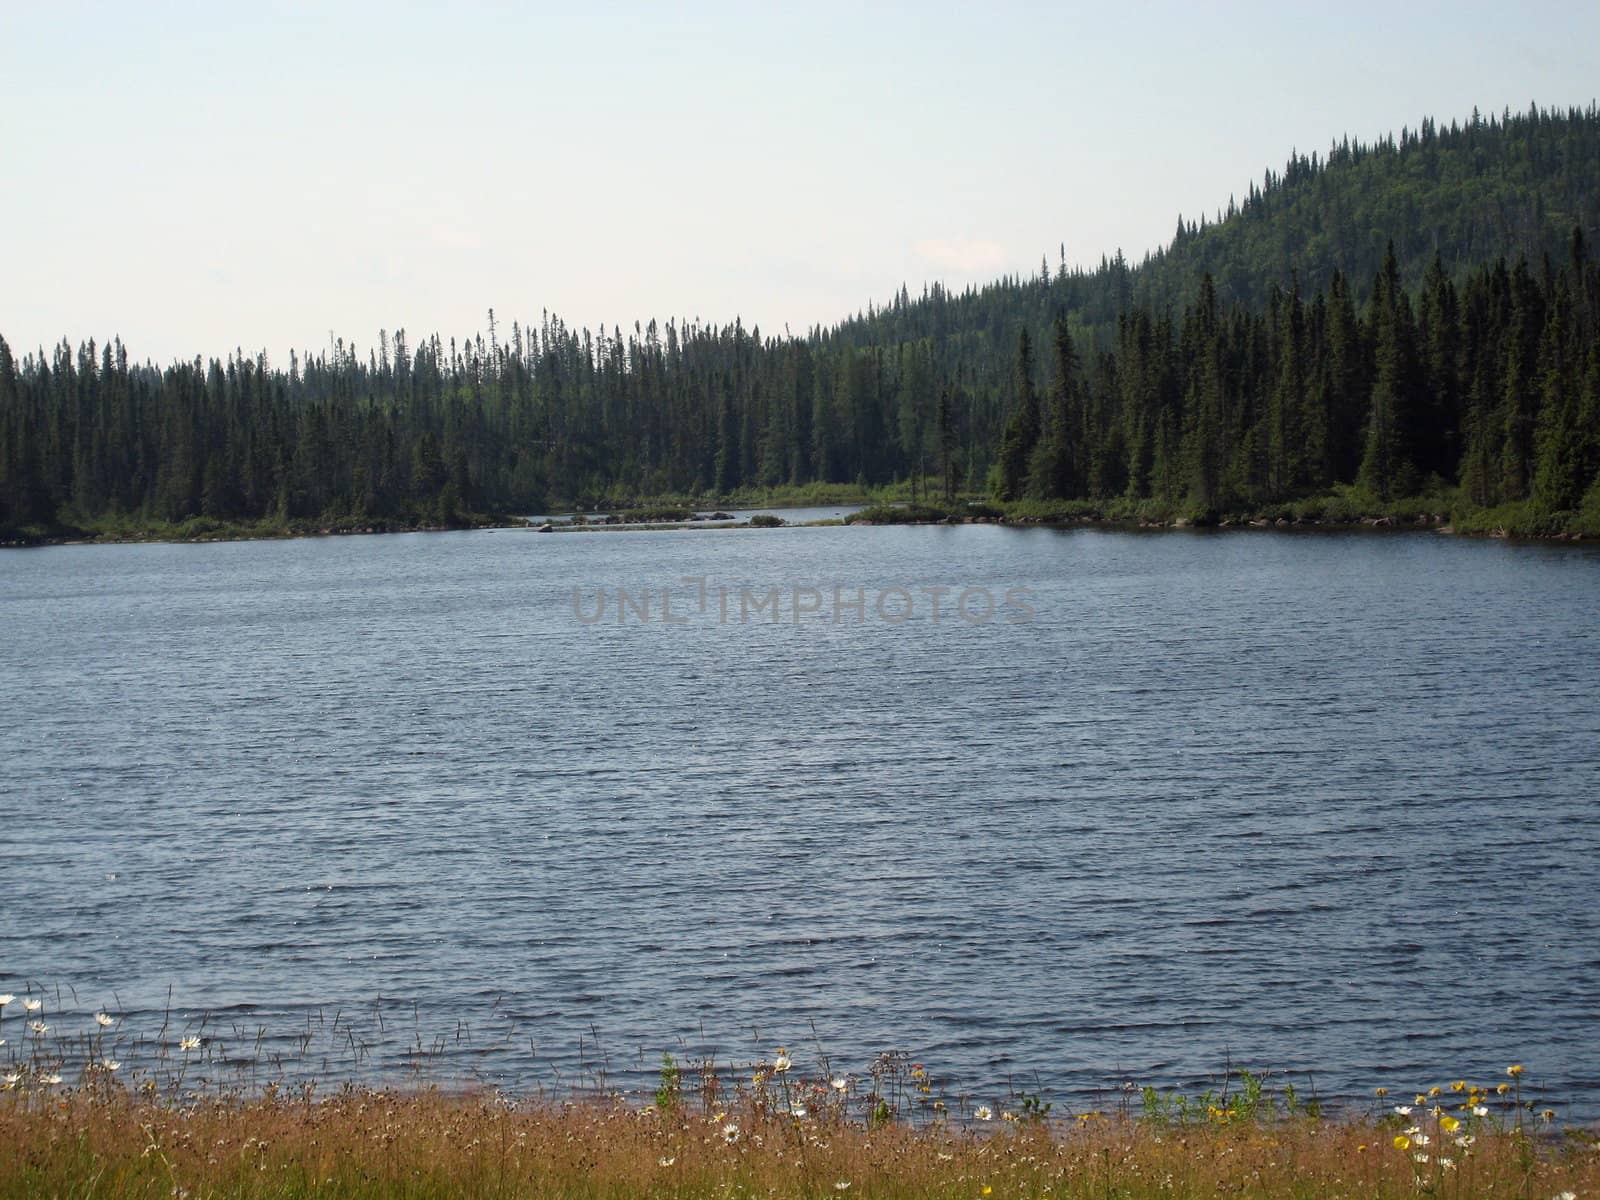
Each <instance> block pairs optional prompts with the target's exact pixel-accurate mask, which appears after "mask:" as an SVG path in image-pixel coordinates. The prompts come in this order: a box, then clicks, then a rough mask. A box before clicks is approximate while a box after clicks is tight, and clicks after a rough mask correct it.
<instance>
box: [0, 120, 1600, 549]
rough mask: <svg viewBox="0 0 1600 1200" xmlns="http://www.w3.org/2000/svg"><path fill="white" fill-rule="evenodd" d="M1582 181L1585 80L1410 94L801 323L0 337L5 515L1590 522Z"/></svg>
mask: <svg viewBox="0 0 1600 1200" xmlns="http://www.w3.org/2000/svg"><path fill="white" fill-rule="evenodd" d="M1597 180H1600V111H1597V110H1596V109H1595V108H1594V107H1593V106H1591V107H1590V108H1589V109H1587V110H1584V111H1582V112H1578V111H1570V112H1568V113H1566V114H1564V115H1558V114H1555V113H1548V112H1533V113H1530V114H1528V115H1526V116H1521V117H1506V118H1503V119H1500V120H1492V121H1480V120H1476V119H1475V120H1473V121H1472V122H1470V123H1469V124H1468V125H1467V126H1466V127H1464V128H1463V127H1461V126H1459V125H1452V126H1451V127H1450V128H1449V129H1438V128H1435V127H1434V126H1433V125H1432V124H1431V123H1430V124H1425V125H1424V127H1423V129H1422V130H1421V131H1419V132H1418V133H1417V134H1415V135H1412V134H1410V133H1406V134H1403V135H1402V136H1401V138H1400V139H1399V140H1398V141H1396V142H1393V143H1389V142H1385V143H1382V144H1380V145H1376V146H1368V147H1356V146H1351V147H1348V148H1347V147H1345V146H1343V145H1341V146H1340V147H1339V148H1338V150H1337V151H1336V152H1334V153H1333V154H1332V155H1331V156H1330V160H1329V161H1323V160H1320V159H1299V158H1296V160H1295V161H1294V164H1293V165H1291V167H1290V168H1289V169H1288V170H1287V171H1285V173H1284V175H1283V176H1282V177H1281V178H1280V177H1277V176H1273V177H1270V178H1269V179H1268V180H1267V181H1266V183H1265V184H1264V186H1263V187H1261V188H1259V189H1252V190H1251V191H1250V192H1249V193H1248V194H1247V195H1246V197H1245V200H1244V203H1243V205H1242V206H1241V207H1239V208H1238V209H1237V210H1236V211H1233V212H1232V213H1231V214H1230V215H1225V216H1224V218H1223V219H1222V221H1221V222H1220V223H1218V224H1216V225H1212V224H1210V223H1209V222H1208V223H1206V224H1205V225H1204V226H1200V225H1196V226H1194V227H1193V228H1191V227H1190V226H1189V225H1188V224H1187V223H1186V224H1185V226H1184V229H1183V232H1182V234H1181V236H1180V237H1178V238H1177V240H1176V241H1175V243H1174V244H1173V245H1172V246H1171V247H1169V248H1168V249H1166V250H1165V251H1163V252H1162V253H1161V254H1158V255H1154V256H1152V257H1151V259H1150V260H1149V261H1148V262H1145V263H1142V264H1140V266H1138V267H1137V268H1133V267H1129V266H1128V265H1127V264H1125V263H1123V262H1121V261H1120V260H1118V261H1115V262H1110V263H1107V264H1106V265H1105V267H1103V268H1102V269H1100V270H1097V271H1094V272H1079V273H1072V272H1063V271H1060V270H1058V271H1056V272H1055V273H1053V274H1052V273H1050V272H1049V271H1048V270H1043V271H1041V274H1040V276H1039V277H1037V278H1036V279H1033V280H1031V281H1027V280H1009V281H1002V282H1001V283H998V284H996V285H994V286H992V287H988V288H984V289H981V290H975V291H972V292H969V293H967V294H964V295H961V296H951V295H946V294H945V293H944V292H943V291H942V290H940V289H934V288H930V289H929V292H928V294H927V296H926V297H925V298H923V299H920V300H918V301H912V300H911V299H910V297H909V296H907V295H904V294H902V296H901V297H900V298H899V299H898V300H897V301H896V303H894V304H893V305H892V306H890V307H889V308H888V309H886V310H883V311H879V312H875V313H871V314H869V315H867V316H865V317H862V318H859V319H856V320H851V321H846V322H845V323H843V324H842V325H840V326H837V327H835V328H832V329H828V330H817V331H814V332H813V333H812V334H810V335H809V336H807V337H804V338H784V339H770V338H765V339H764V338H762V337H761V336H760V334H759V333H758V332H757V331H754V330H747V329H745V328H744V327H743V326H742V325H740V324H739V323H737V322H736V323H734V324H733V325H731V326H724V327H720V328H719V327H707V326H702V325H699V324H692V325H681V324H678V323H676V322H673V321H667V322H666V323H664V324H658V323H657V322H655V321H651V322H649V323H648V324H647V325H644V326H640V325H635V327H634V329H633V330H632V331H631V332H627V333H625V332H624V331H622V330H621V329H617V328H613V329H611V330H606V329H604V328H602V329H600V330H598V331H595V332H591V331H589V330H575V329H572V328H570V327H568V326H566V325H565V324H563V323H562V322H561V321H560V320H559V319H557V318H554V317H550V316H546V317H544V318H543V319H542V320H541V321H539V322H538V323H537V324H528V323H520V322H512V323H511V325H510V328H509V330H508V329H507V328H506V327H505V325H504V324H496V322H495V321H494V317H493V313H492V312H491V313H490V319H489V324H488V329H487V336H484V335H483V334H479V335H475V336H472V337H468V338H465V339H456V338H442V337H440V336H439V335H438V334H434V335H431V336H425V337H415V338H414V337H412V336H411V335H410V334H408V333H407V332H406V331H405V330H403V329H402V330H396V331H395V332H394V333H393V334H388V333H380V335H379V338H378V341H377V344H376V345H375V346H370V347H364V348H362V349H361V350H359V351H358V350H357V348H356V347H355V346H354V345H351V344H347V343H345V342H344V341H342V340H336V341H335V342H334V344H333V345H331V346H329V347H328V348H326V349H323V350H319V351H317V352H315V353H304V354H291V356H290V359H289V362H288V364H287V366H284V365H282V364H273V363H270V362H269V361H268V360H267V358H266V356H265V355H264V354H253V355H252V354H246V353H243V352H236V353H234V354H230V355H228V356H226V358H224V359H213V360H210V361H207V360H205V359H202V358H198V357H197V358H195V359H193V360H190V361H185V362H177V363H173V364H171V365H170V366H166V367H159V366H157V365H154V364H151V363H148V362H147V363H144V364H139V363H138V362H137V361H136V359H134V357H133V355H131V354H130V353H129V351H128V349H127V348H126V347H124V346H123V345H122V343H121V342H120V341H118V340H116V339H115V338H113V339H111V340H109V341H106V342H100V343H97V342H95V341H93V340H88V341H84V342H81V343H79V344H78V345H77V346H76V347H74V346H73V345H72V344H71V343H70V342H69V341H66V340H63V341H61V342H60V343H58V344H56V345H54V346H52V347H50V348H48V349H39V350H37V351H23V352H20V353H17V352H13V350H12V348H11V347H10V346H9V345H8V344H7V343H6V342H5V340H4V339H3V338H0V536H4V537H17V536H20V537H22V538H24V539H29V538H36V537H44V536H61V535H63V534H69V533H71V532H73V531H75V530H76V531H85V532H89V533H105V534H116V533H121V532H150V531H163V530H169V529H172V528H173V527H176V530H175V531H176V532H177V533H178V534H180V535H186V534H194V533H197V532H203V531H204V529H206V528H214V527H216V526H218V525H255V526H257V527H259V528H263V529H265V528H303V527H306V526H307V525H312V526H316V527H327V526H336V527H349V526H360V527H366V526H378V527H384V526H390V527H392V526H396V525H412V524H419V523H428V524H431V523H439V522H443V523H455V522H459V521H463V520H468V519H471V518H472V516H473V514H482V513H508V512H509V513H515V512H524V513H526V512H538V511H543V510H545V509H546V508H547V506H552V505H566V504H572V503H582V504H591V503H602V504H606V505H613V504H617V503H621V502H624V501H626V500H630V499H643V498H647V497H666V496H679V497H688V496H701V497H707V498H709V497H712V496H717V497H721V496H726V495H728V494H729V493H730V492H733V491H735V490H745V491H749V490H751V489H763V488H774V487H782V486H795V485H807V484H811V483H818V482H820V483H843V484H855V485H877V484H886V483H890V482H893V481H896V480H900V481H904V480H907V479H914V480H917V481H919V482H921V483H925V484H927V485H928V486H929V487H930V489H933V490H940V491H944V492H946V493H947V494H948V493H951V492H953V491H955V490H957V489H958V488H963V487H964V488H966V489H968V490H982V491H984V492H986V493H988V494H990V495H992V496H994V497H995V498H996V499H999V500H1001V501H1003V502H1006V503H1012V504H1018V505H1027V504H1030V503H1033V504H1041V505H1047V506H1048V505H1052V504H1054V505H1058V506H1059V505H1068V506H1071V505H1077V506H1080V509H1079V510H1080V511H1081V510H1082V508H1083V507H1085V506H1086V507H1087V508H1088V509H1092V510H1096V511H1111V510H1115V511H1127V510H1129V509H1130V508H1131V509H1134V510H1137V511H1138V512H1139V513H1140V514H1141V515H1146V514H1148V515H1155V514H1158V513H1166V514H1169V515H1186V516H1189V517H1191V518H1193V519H1202V520H1203V519H1216V518H1218V517H1219V516H1222V515H1227V514H1238V513H1263V512H1266V511H1268V510H1269V509H1273V508H1275V507H1276V508H1278V509H1281V508H1282V506H1285V505H1290V504H1302V503H1310V502H1311V501H1312V500H1313V499H1314V498H1318V497H1332V498H1333V499H1334V500H1335V501H1337V505H1336V507H1337V510H1338V511H1340V512H1344V513H1350V512H1357V513H1359V512H1361V511H1372V508H1374V507H1375V508H1379V509H1384V508H1390V507H1393V506H1396V505H1409V504H1411V503H1413V499H1412V498H1416V497H1422V496H1426V498H1427V499H1426V500H1425V501H1422V500H1417V501H1416V503H1418V504H1419V505H1420V504H1422V503H1426V505H1427V507H1428V510H1429V511H1432V512H1439V511H1441V510H1444V511H1450V512H1452V514H1453V515H1456V516H1458V517H1459V516H1461V515H1462V514H1464V513H1466V512H1467V510H1469V509H1471V510H1473V511H1474V512H1477V513H1479V514H1483V513H1487V514H1489V516H1488V517H1486V518H1485V519H1484V521H1480V522H1479V523H1480V524H1483V523H1486V522H1492V523H1498V524H1504V525H1505V526H1506V527H1508V528H1518V529H1522V528H1525V529H1532V530H1538V531H1543V532H1562V531H1568V532H1570V531H1576V530H1579V529H1582V530H1586V531H1594V532H1600V259H1596V258H1595V257H1594V256H1593V255H1592V254H1591V252H1590V249H1589V247H1590V246H1591V245H1594V244H1597V243H1596V238H1597V235H1600V229H1597V228H1596V217H1597V204H1600V185H1597V183H1596V181H1597ZM1391 247H1392V252H1391ZM1501 510H1505V511H1504V512H1501ZM1035 511H1037V510H1035ZM1055 511H1061V510H1060V509H1059V508H1058V509H1056V510H1055ZM1300 511H1304V510H1303V509H1302V510H1300ZM1398 511H1406V509H1404V508H1402V509H1399V510H1398ZM1409 511H1411V512H1413V513H1414V512H1416V511H1418V509H1417V508H1416V507H1412V508H1410V509H1409ZM1459 523H1461V522H1460V521H1459V520H1458V524H1459Z"/></svg>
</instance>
